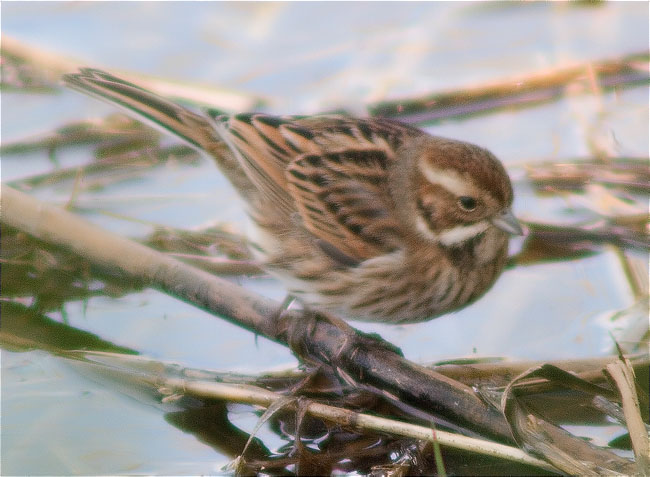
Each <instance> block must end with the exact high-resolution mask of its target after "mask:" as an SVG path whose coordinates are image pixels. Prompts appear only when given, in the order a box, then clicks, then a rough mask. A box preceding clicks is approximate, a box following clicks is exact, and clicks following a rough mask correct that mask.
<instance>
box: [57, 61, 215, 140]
mask: <svg viewBox="0 0 650 477" xmlns="http://www.w3.org/2000/svg"><path fill="white" fill-rule="evenodd" d="M63 81H64V83H65V84H66V85H67V86H69V87H70V88H72V89H75V90H77V91H80V92H82V93H85V94H88V95H90V96H94V97H97V98H99V99H101V100H103V101H106V102H108V103H111V104H115V105H118V106H120V107H122V108H124V109H126V110H127V112H132V113H135V114H136V116H137V117H138V119H141V120H143V121H145V122H147V123H149V124H150V125H152V126H154V127H156V128H159V129H163V130H164V131H167V132H170V133H172V134H173V135H175V136H178V137H179V138H181V139H182V140H183V141H185V142H187V143H188V144H189V145H191V146H193V147H195V148H198V149H202V150H205V151H207V152H210V153H212V152H213V151H211V149H213V148H214V147H215V146H217V145H219V143H220V142H221V141H220V140H219V138H218V135H217V133H216V131H215V130H214V128H213V127H212V125H211V124H210V123H209V121H208V119H206V118H205V117H203V116H201V115H200V114H197V113H195V112H193V111H190V110H189V109H187V108H184V107H183V106H180V105H178V104H175V103H173V102H171V101H169V100H167V99H165V98H163V97H161V96H158V95H157V94H155V93H152V92H151V91H147V90H146V89H143V88H141V87H139V86H137V85H135V84H133V83H129V82H128V81H125V80H123V79H120V78H118V77H116V76H113V75H111V74H109V73H106V72H104V71H101V70H97V69H93V68H82V69H81V70H80V71H79V73H72V74H67V75H64V76H63Z"/></svg>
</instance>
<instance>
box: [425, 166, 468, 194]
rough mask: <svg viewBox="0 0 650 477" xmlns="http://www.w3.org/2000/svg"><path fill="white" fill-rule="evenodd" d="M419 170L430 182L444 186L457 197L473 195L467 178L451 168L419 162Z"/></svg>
mask: <svg viewBox="0 0 650 477" xmlns="http://www.w3.org/2000/svg"><path fill="white" fill-rule="evenodd" d="M420 171H421V172H422V174H423V175H424V177H425V178H426V180H428V181H429V182H431V183H432V184H436V185H439V186H442V187H444V188H445V189H447V190H448V191H449V192H451V193H452V194H454V195H455V196H457V197H460V196H464V195H469V196H472V195H474V194H473V192H474V190H473V187H472V186H471V185H470V184H468V181H467V179H463V177H462V176H461V175H460V174H458V173H457V172H456V171H453V170H451V169H436V168H435V167H431V165H430V164H427V163H426V162H421V163H420Z"/></svg>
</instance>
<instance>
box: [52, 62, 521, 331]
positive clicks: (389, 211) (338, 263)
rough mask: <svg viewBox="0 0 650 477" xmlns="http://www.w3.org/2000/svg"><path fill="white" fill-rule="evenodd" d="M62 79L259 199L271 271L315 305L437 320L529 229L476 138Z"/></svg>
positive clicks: (261, 253) (90, 74) (91, 75)
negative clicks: (181, 145)
mask: <svg viewBox="0 0 650 477" xmlns="http://www.w3.org/2000/svg"><path fill="white" fill-rule="evenodd" d="M64 81H65V82H66V84H67V85H69V86H70V87H72V88H74V89H76V90H79V91H82V92H84V93H86V94H90V95H93V96H97V97H99V98H101V99H104V100H107V101H109V102H111V103H114V104H117V105H119V106H122V107H124V108H126V109H127V110H129V111H131V112H133V113H136V115H138V116H139V117H140V118H141V119H143V120H146V121H148V122H150V123H153V124H154V125H156V126H158V127H159V128H160V127H162V128H163V129H164V130H166V131H168V132H170V133H172V134H174V135H176V136H178V137H180V138H181V139H182V140H184V141H185V142H187V143H189V144H190V145H192V146H194V147H195V148H197V149H200V150H202V151H204V152H206V153H208V154H209V155H210V156H212V157H213V158H214V159H215V160H216V161H217V164H218V165H219V167H220V168H221V170H222V171H223V173H224V174H225V175H226V176H227V178H228V179H229V180H230V182H232V184H233V185H234V186H235V188H236V189H237V190H238V191H239V193H240V194H241V196H242V197H243V198H244V199H245V201H246V202H247V204H248V212H249V214H250V217H251V218H252V220H253V222H254V223H255V224H256V226H257V227H256V229H257V232H258V233H257V236H256V237H253V238H252V239H253V241H254V243H255V246H254V247H253V248H254V252H255V253H256V255H257V256H258V258H259V259H260V260H261V263H262V264H263V266H264V268H265V269H266V270H267V271H268V272H269V273H271V274H273V275H275V276H277V277H278V278H280V279H281V280H282V281H283V282H284V283H285V284H286V286H287V288H288V290H289V293H290V294H291V295H293V296H295V297H297V298H298V299H299V300H300V301H301V302H303V303H304V304H305V305H306V306H308V307H313V308H317V309H321V310H324V311H330V312H334V313H337V314H339V315H342V317H345V318H349V319H360V320H369V321H381V322H388V323H409V322H418V321H423V320H427V319H430V318H434V317H436V316H439V315H441V314H444V313H447V312H449V311H452V310H457V309H459V308H461V307H463V306H465V305H467V304H469V303H472V302H473V301H475V300H476V299H477V298H479V297H480V296H481V295H483V294H484V293H485V292H486V291H487V290H488V289H489V288H490V287H491V286H492V284H493V283H494V281H495V280H496V278H497V276H498V275H499V274H500V272H501V270H502V269H503V266H504V264H505V262H506V258H507V249H508V234H521V233H522V232H521V227H520V225H519V223H518V222H517V219H516V218H515V217H514V215H513V214H512V212H511V210H510V206H511V204H512V199H513V194H512V185H511V184H510V179H509V178H508V175H507V173H506V171H505V169H504V168H503V166H502V164H501V163H500V162H499V160H498V159H497V158H496V157H495V156H494V155H492V154H491V153H490V152H489V151H487V150H485V149H482V148H480V147H478V146H475V145H473V144H468V143H465V142H461V141H455V140H451V139H444V138H441V137H434V136H430V135H429V134H427V133H425V132H424V131H421V130H420V129H416V128H414V127H411V126H408V125H405V124H402V123H399V122H396V121H392V120H388V119H373V118H369V119H353V118H349V117H343V116H314V117H298V116H270V115H267V114H259V113H244V114H236V115H233V116H227V115H223V114H220V113H217V112H215V111H211V110H206V111H204V112H203V113H197V112H194V111H191V110H189V109H187V108H185V107H183V106H180V105H178V104H175V103H173V102H171V101H169V100H167V99H165V98H163V97H160V96H158V95H156V94H154V93H152V92H150V91H147V90H145V89H143V88H140V87H138V86H137V85H135V84H132V83H130V82H127V81H124V80H122V79H120V78H117V77H115V76H113V75H111V74H108V73H105V72H103V71H100V70H96V69H89V68H85V69H82V70H81V71H80V72H79V73H76V74H70V75H66V76H65V77H64Z"/></svg>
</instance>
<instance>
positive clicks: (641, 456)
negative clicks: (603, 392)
mask: <svg viewBox="0 0 650 477" xmlns="http://www.w3.org/2000/svg"><path fill="white" fill-rule="evenodd" d="M607 374H608V375H609V376H611V378H612V380H613V381H614V383H616V387H617V388H618V391H619V393H620V395H621V402H622V403H623V414H624V415H625V423H626V425H627V430H628V432H629V434H630V440H631V441H632V449H633V450H634V457H635V459H636V464H637V467H638V469H639V475H645V476H647V475H649V473H650V443H649V439H648V431H647V430H646V426H645V424H644V422H643V419H642V418H641V408H640V405H639V398H638V397H637V394H636V384H635V380H634V371H633V370H632V367H631V366H630V364H629V362H627V360H625V361H623V360H618V361H617V362H615V363H610V364H608V365H607Z"/></svg>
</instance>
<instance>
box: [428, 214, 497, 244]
mask: <svg viewBox="0 0 650 477" xmlns="http://www.w3.org/2000/svg"><path fill="white" fill-rule="evenodd" d="M489 226H490V223H489V222H488V221H487V220H483V221H481V222H476V223H475V224H472V225H458V226H456V227H453V228H451V229H447V230H443V231H442V232H440V233H439V234H438V241H439V242H440V243H441V244H443V245H446V246H448V247H449V246H451V245H456V244H459V243H462V242H464V241H465V240H468V239H470V238H472V237H475V236H476V235H478V234H480V233H482V232H485V231H486V230H487V228H488V227H489Z"/></svg>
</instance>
